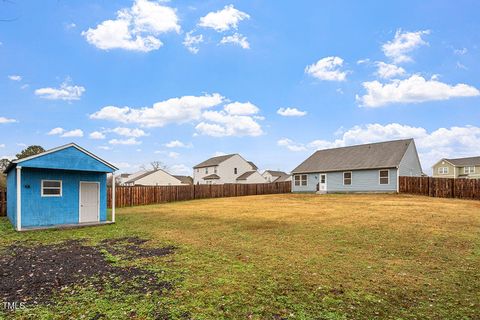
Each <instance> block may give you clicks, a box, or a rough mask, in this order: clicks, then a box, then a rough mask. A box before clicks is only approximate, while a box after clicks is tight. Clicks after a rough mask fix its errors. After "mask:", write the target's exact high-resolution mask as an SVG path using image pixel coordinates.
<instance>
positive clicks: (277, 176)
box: [262, 170, 292, 183]
mask: <svg viewBox="0 0 480 320" xmlns="http://www.w3.org/2000/svg"><path fill="white" fill-rule="evenodd" d="M262 177H263V178H264V179H265V181H266V182H268V183H270V182H283V181H292V176H291V175H289V174H288V173H285V172H283V171H276V170H265V171H264V172H263V173H262Z"/></svg>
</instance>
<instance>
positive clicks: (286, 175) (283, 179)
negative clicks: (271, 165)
mask: <svg viewBox="0 0 480 320" xmlns="http://www.w3.org/2000/svg"><path fill="white" fill-rule="evenodd" d="M291 176H292V175H291V174H284V175H281V176H280V177H278V178H277V179H275V180H274V181H273V182H284V181H287V179H288V178H290V177H291Z"/></svg>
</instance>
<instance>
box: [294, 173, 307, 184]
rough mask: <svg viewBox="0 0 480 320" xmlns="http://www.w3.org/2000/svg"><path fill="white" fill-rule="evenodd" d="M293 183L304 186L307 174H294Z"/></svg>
mask: <svg viewBox="0 0 480 320" xmlns="http://www.w3.org/2000/svg"><path fill="white" fill-rule="evenodd" d="M295 185H296V186H306V185H307V175H306V174H297V175H295Z"/></svg>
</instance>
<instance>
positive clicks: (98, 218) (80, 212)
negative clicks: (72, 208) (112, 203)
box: [78, 181, 100, 223]
mask: <svg viewBox="0 0 480 320" xmlns="http://www.w3.org/2000/svg"><path fill="white" fill-rule="evenodd" d="M82 183H85V184H87V183H95V184H96V185H97V191H98V200H97V221H100V182H98V181H80V182H79V188H78V223H82Z"/></svg>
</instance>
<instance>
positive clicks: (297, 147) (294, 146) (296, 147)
mask: <svg viewBox="0 0 480 320" xmlns="http://www.w3.org/2000/svg"><path fill="white" fill-rule="evenodd" d="M277 145H279V146H281V147H285V148H287V149H288V150H290V151H295V152H298V151H306V150H307V148H306V147H305V146H304V145H303V144H298V143H295V142H293V141H292V140H290V139H288V138H282V139H280V140H278V141H277Z"/></svg>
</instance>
